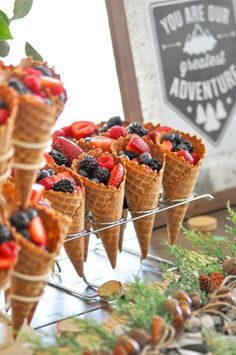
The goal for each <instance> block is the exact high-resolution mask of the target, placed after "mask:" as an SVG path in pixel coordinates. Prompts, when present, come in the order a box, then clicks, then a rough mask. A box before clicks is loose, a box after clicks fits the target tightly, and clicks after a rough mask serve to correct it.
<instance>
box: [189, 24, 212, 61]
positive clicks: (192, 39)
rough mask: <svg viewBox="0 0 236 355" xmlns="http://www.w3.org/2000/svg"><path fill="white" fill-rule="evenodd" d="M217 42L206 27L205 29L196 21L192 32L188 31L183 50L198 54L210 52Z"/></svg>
mask: <svg viewBox="0 0 236 355" xmlns="http://www.w3.org/2000/svg"><path fill="white" fill-rule="evenodd" d="M216 44H217V40H216V38H215V37H214V36H213V35H212V34H211V32H210V31H209V30H208V29H207V28H206V29H205V30H204V29H203V28H202V27H201V26H200V25H199V24H198V23H197V24H196V25H195V26H194V28H193V32H192V34H190V33H188V34H187V37H186V40H185V43H184V47H183V52H184V53H187V54H189V55H199V54H204V53H207V52H211V51H212V50H213V49H214V48H215V46H216Z"/></svg>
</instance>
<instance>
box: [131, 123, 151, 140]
mask: <svg viewBox="0 0 236 355" xmlns="http://www.w3.org/2000/svg"><path fill="white" fill-rule="evenodd" d="M127 131H128V133H129V134H133V133H136V134H137V135H138V136H140V137H142V136H145V134H147V130H146V129H145V128H143V127H142V125H141V123H139V122H132V123H130V124H129V126H128V129H127Z"/></svg>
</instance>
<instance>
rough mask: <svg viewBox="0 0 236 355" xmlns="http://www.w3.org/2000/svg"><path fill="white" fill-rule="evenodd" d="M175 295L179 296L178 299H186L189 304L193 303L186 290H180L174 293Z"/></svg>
mask: <svg viewBox="0 0 236 355" xmlns="http://www.w3.org/2000/svg"><path fill="white" fill-rule="evenodd" d="M174 297H175V298H177V300H178V301H184V302H187V303H188V304H191V303H192V300H191V298H190V297H189V295H188V294H187V293H186V292H185V291H184V290H178V291H176V292H175V293H174Z"/></svg>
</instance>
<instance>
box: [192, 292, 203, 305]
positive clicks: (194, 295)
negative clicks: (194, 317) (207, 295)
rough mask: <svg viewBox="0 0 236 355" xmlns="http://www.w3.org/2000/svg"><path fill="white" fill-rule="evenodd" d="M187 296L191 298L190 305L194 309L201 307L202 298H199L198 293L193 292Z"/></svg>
mask: <svg viewBox="0 0 236 355" xmlns="http://www.w3.org/2000/svg"><path fill="white" fill-rule="evenodd" d="M189 296H190V298H191V300H192V307H193V308H194V309H199V308H201V307H202V300H201V297H200V295H199V293H197V292H193V293H191V294H190V295H189Z"/></svg>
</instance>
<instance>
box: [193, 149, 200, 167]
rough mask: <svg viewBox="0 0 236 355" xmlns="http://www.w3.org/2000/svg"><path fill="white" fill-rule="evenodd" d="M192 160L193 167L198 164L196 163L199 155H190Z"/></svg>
mask: <svg viewBox="0 0 236 355" xmlns="http://www.w3.org/2000/svg"><path fill="white" fill-rule="evenodd" d="M192 158H193V165H196V164H197V163H198V161H199V160H200V157H199V155H198V154H197V153H195V152H193V153H192Z"/></svg>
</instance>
